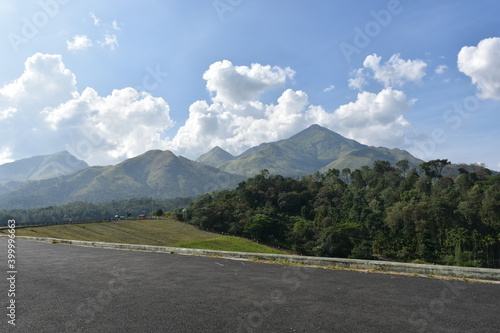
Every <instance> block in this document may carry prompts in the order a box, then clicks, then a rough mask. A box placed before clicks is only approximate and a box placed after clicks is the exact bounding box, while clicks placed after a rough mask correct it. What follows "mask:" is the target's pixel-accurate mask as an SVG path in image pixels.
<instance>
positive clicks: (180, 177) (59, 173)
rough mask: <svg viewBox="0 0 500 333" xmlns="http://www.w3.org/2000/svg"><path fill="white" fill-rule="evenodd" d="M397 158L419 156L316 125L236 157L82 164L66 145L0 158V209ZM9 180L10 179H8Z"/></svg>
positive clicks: (413, 164)
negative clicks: (56, 150) (64, 148)
mask: <svg viewBox="0 0 500 333" xmlns="http://www.w3.org/2000/svg"><path fill="white" fill-rule="evenodd" d="M403 159H406V160H408V161H409V166H410V168H417V167H418V165H420V164H421V163H422V162H424V161H422V160H420V159H418V158H415V157H414V156H412V155H411V154H410V153H408V152H407V151H405V150H401V149H388V148H383V147H373V146H368V145H364V144H361V143H359V142H357V141H355V140H351V139H347V138H345V137H343V136H341V135H340V134H337V133H335V132H332V131H330V130H329V129H326V128H324V127H321V126H318V125H312V126H310V127H309V128H307V129H305V130H303V131H301V132H299V133H297V134H296V135H294V136H292V137H290V138H288V139H286V140H280V141H276V142H270V143H263V144H261V145H259V146H256V147H252V148H250V149H248V150H247V151H245V152H244V153H242V154H240V155H238V156H233V155H231V154H230V153H228V152H226V151H225V150H223V149H222V148H220V147H215V148H213V149H212V150H210V151H209V152H208V153H206V154H204V155H202V156H200V157H199V158H198V159H197V160H196V161H192V160H189V159H187V158H184V157H180V156H176V155H175V154H174V153H172V152H171V151H168V150H167V151H161V150H151V151H148V152H146V153H144V154H142V155H139V156H136V157H133V158H130V159H127V160H125V161H123V162H121V163H119V164H117V165H111V166H93V167H89V166H88V165H87V164H86V163H85V162H83V161H79V160H77V159H76V158H75V157H73V156H71V154H69V153H68V152H61V153H57V154H53V155H46V156H37V157H33V158H29V159H24V160H19V161H16V162H12V163H8V164H4V165H0V179H1V180H3V181H4V186H3V187H1V185H0V189H3V192H2V191H1V190H0V208H34V207H43V206H50V205H59V204H64V203H68V202H74V201H88V202H106V201H112V200H122V199H130V198H138V197H155V198H173V197H188V196H195V195H200V194H203V193H207V192H210V191H213V190H217V189H228V188H233V187H235V186H237V184H238V183H239V182H241V181H243V180H245V179H246V178H247V177H250V176H254V175H256V174H258V173H259V172H260V171H261V170H262V169H267V170H268V171H269V172H270V173H272V174H281V175H283V176H292V177H296V176H299V175H307V174H311V173H314V172H316V171H319V172H326V171H327V170H328V169H330V168H336V169H339V170H342V169H343V168H350V169H351V170H354V169H357V168H360V167H362V166H364V165H367V166H372V164H373V162H374V161H376V160H385V161H389V162H390V163H391V164H392V165H393V166H394V165H395V164H396V163H397V162H398V161H400V160H403ZM68 161H71V163H69V162H68ZM69 166H71V168H70V167H69ZM14 183H15V185H16V186H12V184H14ZM9 184H10V185H9ZM6 185H9V186H10V187H9V186H6Z"/></svg>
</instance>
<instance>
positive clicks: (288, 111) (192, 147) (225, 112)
mask: <svg viewBox="0 0 500 333" xmlns="http://www.w3.org/2000/svg"><path fill="white" fill-rule="evenodd" d="M235 68H238V67H235V66H233V65H232V64H231V63H230V62H226V63H225V62H218V63H215V64H214V65H212V66H211V68H210V69H209V71H207V72H206V73H205V75H204V78H205V80H207V88H208V89H209V90H210V91H215V94H214V96H213V97H212V101H211V102H207V101H197V102H195V103H193V104H192V105H191V107H190V110H189V117H188V119H187V121H186V122H185V124H184V125H183V126H182V127H181V128H180V129H179V130H178V132H177V134H176V136H175V137H174V138H173V139H172V140H171V141H170V142H168V144H167V145H168V147H170V148H171V149H172V150H174V151H177V152H179V153H181V154H183V155H185V156H188V157H191V158H196V157H198V156H199V155H200V154H203V153H205V152H207V151H208V150H209V149H211V148H212V147H214V146H220V147H222V148H224V149H226V150H228V151H229V152H231V153H232V154H235V155H237V154H240V153H242V152H243V151H245V150H246V149H248V148H251V147H253V146H256V145H259V144H260V143H262V142H271V141H277V140H280V139H285V138H288V137H290V136H291V135H293V134H295V133H297V132H298V131H300V130H303V129H305V128H306V127H308V126H310V125H312V124H319V125H322V126H325V127H327V128H330V129H332V130H334V131H336V132H338V133H340V134H342V135H345V136H347V137H349V138H352V139H356V140H360V141H361V142H364V143H369V144H372V145H387V146H396V145H398V146H399V145H400V141H401V138H402V137H403V132H404V129H405V127H407V126H408V125H409V123H408V121H407V120H406V119H405V117H404V114H405V113H406V112H407V111H408V109H409V107H410V106H411V105H412V104H413V103H414V101H412V100H408V99H407V97H406V95H405V94H404V93H403V92H401V91H398V90H394V89H392V88H386V89H384V90H382V91H381V92H379V93H378V94H375V93H369V92H362V93H360V94H358V96H357V99H356V101H354V102H351V103H348V104H346V105H342V106H340V107H339V108H338V109H336V110H334V111H333V112H328V111H326V110H325V109H324V108H323V107H321V106H315V105H312V104H310V103H309V101H308V96H307V94H306V93H305V92H303V91H294V90H292V89H286V90H285V91H284V92H283V93H282V95H281V96H280V97H279V98H278V99H277V101H276V103H272V104H263V103H262V102H260V101H259V97H260V94H261V93H262V92H263V91H265V90H266V89H270V88H271V87H273V88H275V87H278V86H279V85H284V84H285V81H286V75H285V74H283V73H282V72H281V71H279V70H275V74H273V78H272V79H270V78H269V74H271V68H270V67H267V68H266V69H265V70H264V73H266V74H267V75H262V74H261V75H253V76H252V78H251V79H250V78H248V76H249V75H243V74H241V73H238V72H237V71H236V70H235ZM243 68H244V70H243V71H242V72H243V73H249V72H251V71H252V69H254V71H257V69H258V70H262V69H263V68H264V66H261V65H257V64H254V65H252V67H251V68H249V67H243ZM235 72H236V74H235ZM207 73H209V75H208V74H207ZM276 73H281V74H278V75H276ZM242 77H243V78H242ZM244 87H247V89H246V90H245V91H243V92H242V91H239V90H240V89H243V88H244ZM249 90H250V91H249Z"/></svg>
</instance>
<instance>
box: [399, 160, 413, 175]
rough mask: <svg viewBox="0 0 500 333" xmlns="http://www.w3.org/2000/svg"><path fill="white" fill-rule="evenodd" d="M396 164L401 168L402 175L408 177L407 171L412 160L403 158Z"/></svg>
mask: <svg viewBox="0 0 500 333" xmlns="http://www.w3.org/2000/svg"><path fill="white" fill-rule="evenodd" d="M396 166H397V167H398V168H399V170H401V175H402V176H403V178H406V172H407V171H408V169H409V168H410V162H408V160H401V161H399V162H398V163H396Z"/></svg>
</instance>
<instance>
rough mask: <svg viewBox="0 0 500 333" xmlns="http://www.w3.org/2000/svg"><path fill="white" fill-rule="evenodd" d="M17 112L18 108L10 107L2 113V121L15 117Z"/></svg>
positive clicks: (0, 115)
mask: <svg viewBox="0 0 500 333" xmlns="http://www.w3.org/2000/svg"><path fill="white" fill-rule="evenodd" d="M16 112H17V109H16V108H13V107H8V108H6V109H5V110H2V111H0V120H5V119H8V118H12V117H13V116H14V113H16Z"/></svg>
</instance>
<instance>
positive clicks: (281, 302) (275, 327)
mask: <svg viewBox="0 0 500 333" xmlns="http://www.w3.org/2000/svg"><path fill="white" fill-rule="evenodd" d="M16 246H17V248H16V269H17V273H15V280H13V279H10V280H8V279H7V278H9V277H11V275H12V274H9V273H7V271H8V270H9V269H8V267H7V239H5V238H0V249H2V250H1V253H2V257H3V258H0V261H1V263H2V264H1V266H0V267H2V271H3V273H2V274H3V275H4V277H3V278H1V279H0V281H1V284H0V295H2V296H1V301H2V304H3V305H4V306H3V307H2V309H3V310H2V311H3V312H4V314H2V315H1V316H0V318H2V319H1V321H2V322H1V324H0V332H30V333H31V332H40V333H42V332H50V333H56V332H217V333H220V332H231V333H233V332H315V333H316V332H499V331H500V285H499V284H482V283H467V282H461V281H444V280H437V279H429V278H421V277H409V276H400V275H388V274H374V273H363V272H353V271H338V270H325V269H319V268H303V267H288V266H281V265H272V264H265V263H255V262H247V261H236V260H229V259H221V258H207V257H195V256H183V255H178V254H166V253H162V254H158V253H148V252H132V251H120V250H108V249H97V248H87V247H78V246H72V245H62V244H48V243H39V242H32V241H26V240H19V239H18V240H17V243H16ZM11 282H14V289H15V296H14V297H10V296H9V295H8V294H9V292H8V291H9V288H11V287H12V285H11ZM11 299H14V300H15V306H16V307H15V324H16V325H15V326H12V325H11V324H9V323H8V320H11V319H10V318H9V316H7V314H8V313H9V311H10V310H9V309H7V306H9V304H10V303H9V302H10V300H11Z"/></svg>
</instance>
